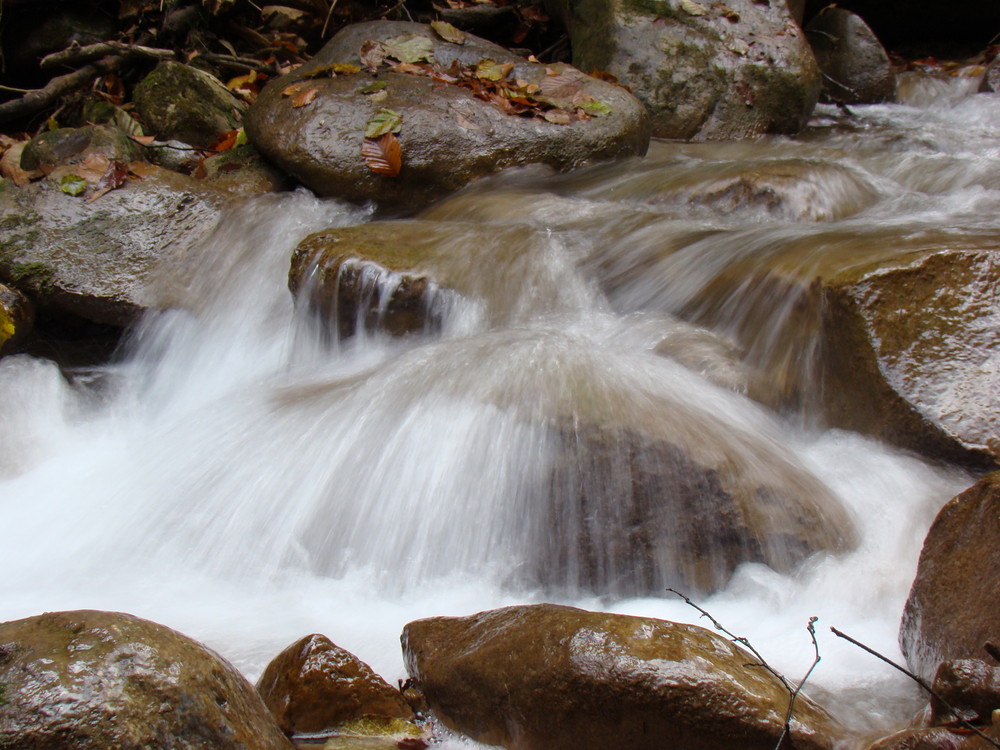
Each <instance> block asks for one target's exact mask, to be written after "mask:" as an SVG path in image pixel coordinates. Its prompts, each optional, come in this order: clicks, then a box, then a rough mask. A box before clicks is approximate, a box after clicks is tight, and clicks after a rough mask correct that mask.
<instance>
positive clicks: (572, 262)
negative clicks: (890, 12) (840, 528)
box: [0, 78, 1000, 747]
mask: <svg viewBox="0 0 1000 750" xmlns="http://www.w3.org/2000/svg"><path fill="white" fill-rule="evenodd" d="M974 86H975V81H974V80H965V79H960V78H958V79H953V80H949V81H939V80H935V79H929V78H926V79H920V80H917V79H914V80H908V81H906V82H905V83H904V86H903V92H904V97H903V98H904V103H900V104H893V105H885V106H869V107H857V108H854V111H853V115H848V114H845V113H843V112H840V111H838V110H837V109H835V108H832V107H831V108H822V107H821V108H820V109H819V110H818V112H817V115H816V116H815V118H814V121H813V123H812V125H811V127H810V128H809V130H808V131H807V132H806V133H804V134H803V135H801V136H800V137H798V138H796V139H787V138H769V139H764V140H761V141H755V142H750V143H729V144H682V143H670V142H654V143H653V145H652V146H651V148H650V152H649V155H648V156H647V157H646V158H644V159H642V160H632V161H627V162H624V163H618V164H610V165H598V166H595V167H593V168H588V169H585V170H581V171H578V172H575V173H572V174H568V175H558V176H557V175H551V174H547V173H544V172H542V171H539V170H531V169H529V170H523V171H517V172H513V173H509V174H504V175H501V176H499V177H497V178H495V179H491V180H488V181H486V182H485V183H482V184H479V185H476V186H474V187H473V188H471V189H469V190H467V191H465V192H464V193H461V194H459V195H456V196H453V197H452V198H450V199H448V200H446V201H444V202H443V203H441V204H439V205H437V206H435V207H433V208H431V209H429V210H428V211H427V212H425V214H424V215H423V216H422V217H418V221H420V222H422V221H424V220H430V219H433V220H435V222H437V223H435V224H434V229H433V232H436V233H437V234H436V235H435V239H434V241H435V242H437V243H439V245H440V247H441V253H442V257H447V258H450V259H451V261H450V262H451V263H452V265H453V268H452V270H451V273H453V274H455V275H456V276H457V277H459V278H460V282H461V283H460V284H459V286H460V287H461V288H463V289H464V290H468V293H467V294H466V295H464V296H463V297H461V298H455V299H451V300H450V302H449V304H448V305H446V306H445V307H446V309H444V311H443V312H442V313H441V314H442V317H443V323H442V326H441V328H440V330H438V331H436V332H433V333H428V334H426V335H423V336H410V337H405V338H402V339H391V338H389V337H386V336H383V335H380V334H379V333H378V332H372V331H367V332H364V333H362V335H359V336H356V337H354V338H352V339H348V340H345V341H343V342H340V343H336V342H334V343H330V342H329V341H328V340H324V338H323V337H322V336H321V335H319V334H318V333H317V330H316V323H315V321H314V320H312V319H311V318H310V317H309V316H308V315H306V314H303V312H302V311H301V310H298V311H297V310H296V309H295V306H294V304H293V300H292V298H291V295H290V294H289V292H288V289H287V271H288V259H289V257H290V253H291V251H292V249H293V248H294V246H295V245H296V243H297V242H298V241H300V240H301V239H302V238H303V237H305V236H306V235H308V234H309V233H311V232H314V231H317V230H320V229H323V228H326V227H332V226H348V225H353V224H359V223H363V222H367V221H369V220H370V219H371V218H372V216H371V212H370V211H368V210H365V209H362V208H357V207H350V206H347V205H345V204H342V203H339V202H337V201H330V200H319V199H317V198H315V197H313V196H312V195H310V194H308V193H307V192H305V191H301V192H298V193H294V194H287V195H281V196H269V197H265V198H258V199H253V200H250V201H249V202H247V203H245V204H242V205H234V206H233V207H232V209H231V210H230V211H229V212H228V214H227V215H226V216H225V217H224V218H223V220H222V221H221V223H220V224H219V226H218V227H217V228H216V230H215V231H214V232H213V233H212V235H211V236H210V237H209V238H208V240H207V243H208V246H207V247H206V252H205V253H203V255H202V257H203V258H207V259H210V260H206V261H205V262H204V264H203V265H202V266H200V267H199V268H197V269H193V270H192V269H176V268H165V269H163V270H162V276H163V278H164V279H170V280H172V281H173V282H174V283H176V281H177V279H178V278H184V279H187V280H188V283H187V284H186V290H185V309H183V310H174V311H169V312H163V313H158V314H155V315H149V316H147V317H146V318H145V319H144V320H143V321H142V322H141V323H140V324H139V325H138V326H136V328H135V329H134V330H133V331H132V332H131V333H130V335H129V337H128V342H127V344H126V345H125V346H124V347H123V349H122V351H121V352H120V354H119V356H118V357H117V359H116V360H115V362H114V363H113V364H111V365H109V366H107V367H102V368H99V369H92V370H86V371H82V370H81V371H74V372H69V373H61V372H60V370H59V369H58V368H57V367H56V366H55V365H54V364H52V363H50V362H47V361H43V360H39V359H33V358H30V357H28V356H24V355H21V356H13V357H7V358H5V359H3V360H0V393H2V394H3V398H2V399H0V427H2V431H3V434H5V435H16V436H18V437H17V439H16V440H15V441H13V442H11V443H8V444H5V445H4V446H3V448H2V450H0V518H3V519H4V528H5V530H6V533H5V534H4V537H5V540H4V544H3V546H2V547H0V571H2V574H0V619H3V620H6V619H13V618H18V617H25V616H29V615H33V614H37V613H40V612H42V611H47V610H59V609H74V608H97V609H111V610H121V611H127V612H131V613H133V614H136V615H139V616H142V617H146V618H150V619H152V620H155V621H157V622H161V623H163V624H166V625H169V626H171V627H174V628H176V629H178V630H181V631H182V632H185V633H187V634H189V635H191V636H193V637H196V638H198V639H200V640H203V641H205V642H206V643H208V644H209V645H211V646H212V647H214V648H215V649H217V650H218V651H220V652H221V653H222V654H224V655H225V656H227V657H228V658H229V659H230V660H232V661H233V662H234V663H235V664H237V666H239V667H240V668H241V669H242V670H243V671H244V672H245V673H246V674H247V675H248V677H250V678H251V679H254V678H256V676H257V675H258V674H259V673H260V671H261V670H262V669H263V667H264V665H265V664H266V663H267V661H268V660H269V659H270V658H271V657H272V656H273V655H275V654H276V653H277V652H278V651H279V650H280V649H282V648H283V647H284V646H286V645H287V644H289V643H291V642H292V641H293V640H295V639H297V638H299V637H301V636H303V635H306V634H308V633H311V632H322V633H325V634H326V635H328V636H329V637H330V638H331V639H332V640H334V641H335V642H336V643H338V644H340V645H342V646H343V647H345V648H347V649H349V650H351V651H353V652H354V653H356V654H358V655H359V656H360V657H361V658H362V659H364V660H366V661H368V662H369V663H370V664H371V665H372V666H373V667H374V668H375V669H376V670H377V671H379V672H381V673H382V674H383V675H385V676H386V678H387V679H389V680H390V681H394V680H395V679H397V678H399V677H402V676H404V674H403V668H402V660H401V656H400V652H399V642H398V636H399V633H400V630H401V628H402V626H403V624H405V623H406V622H408V621H409V620H412V619H416V618H419V617H426V616H432V615H460V614H470V613H473V612H476V611H479V610H482V609H486V608H492V607H497V606H502V605H507V604H513V603H522V602H535V601H559V602H564V603H571V604H576V605H579V606H583V607H587V608H596V609H607V610H612V611H616V612H622V613H628V614H638V615H646V616H655V617H662V618H667V619H673V620H683V621H688V622H695V621H697V619H698V614H697V612H695V611H693V610H692V609H690V608H689V607H687V606H686V605H684V603H683V602H680V601H678V600H676V599H675V598H672V597H670V596H669V595H667V594H666V593H660V592H659V591H658V590H654V591H653V592H652V593H650V592H649V591H645V590H643V591H640V590H638V589H634V587H630V586H628V585H627V584H626V585H619V584H620V582H621V581H627V580H628V577H629V571H628V570H613V571H612V573H611V574H609V575H610V576H611V577H607V576H606V577H605V578H602V579H599V584H600V585H594V581H593V580H591V581H590V582H589V584H588V583H587V582H586V581H584V576H583V575H582V573H581V572H580V570H579V569H578V567H579V565H580V563H578V562H575V561H574V559H572V555H570V559H563V560H562V561H561V564H562V572H561V574H560V575H559V576H557V577H556V578H555V579H552V580H540V579H539V577H538V576H537V571H536V572H535V573H532V571H530V570H527V569H526V564H525V561H527V560H530V559H531V558H532V555H533V554H535V551H536V549H537V548H538V546H539V545H542V544H544V543H545V540H546V539H547V538H548V537H549V536H551V535H552V534H553V533H554V532H553V531H552V529H551V525H552V524H553V519H552V511H551V508H549V509H548V510H546V511H544V512H542V511H540V510H539V509H538V505H539V503H538V502H537V497H536V496H535V494H534V492H533V489H532V488H533V487H537V486H538V484H539V481H540V478H544V476H546V474H545V472H546V471H548V470H549V469H550V464H551V462H552V460H553V458H552V451H553V446H552V438H551V433H550V432H546V430H544V429H542V426H541V425H543V424H544V422H545V420H546V419H550V418H552V417H553V416H556V417H558V418H561V419H570V420H577V421H579V420H585V419H589V418H591V417H593V412H594V411H595V410H596V411H599V412H602V413H605V412H606V413H610V414H613V415H614V416H615V418H616V419H617V418H620V419H622V420H640V421H641V420H642V419H644V418H645V417H644V415H646V414H648V413H657V414H659V413H668V414H670V415H672V416H671V417H670V422H669V426H668V429H669V430H670V431H677V432H681V433H684V434H687V435H689V436H690V438H691V440H695V441H701V442H702V443H704V444H705V446H707V447H706V450H710V449H712V448H713V447H714V446H715V444H716V443H725V444H726V445H728V446H734V445H735V446H736V448H733V450H734V451H736V453H737V454H738V455H739V456H740V459H739V460H740V461H743V462H745V463H746V465H747V466H748V467H749V469H748V470H751V471H763V470H764V469H766V468H768V466H770V465H771V464H773V463H775V462H777V463H779V464H781V465H782V466H794V467H795V471H796V472H799V473H801V474H802V475H805V476H808V477H809V481H810V482H816V483H818V485H819V486H821V489H822V490H823V492H822V493H821V494H823V495H824V497H829V498H831V501H832V502H833V503H835V504H836V505H837V506H838V512H842V513H843V512H846V515H847V516H848V517H849V518H850V519H851V520H852V521H853V524H854V525H855V526H856V528H857V540H856V541H857V544H856V546H855V547H854V548H853V550H851V551H847V552H844V553H841V554H819V555H815V556H813V557H811V558H809V559H808V560H807V561H805V563H803V564H801V565H799V566H797V567H794V568H791V569H789V570H785V571H783V572H778V571H775V570H773V569H771V568H769V567H767V566H765V565H763V564H760V563H745V564H743V565H741V566H739V567H738V568H737V569H736V571H735V573H734V574H733V575H732V577H731V578H730V579H729V580H728V582H727V583H726V585H725V586H724V587H723V588H722V589H721V590H719V591H717V592H716V593H714V594H711V595H707V594H706V595H704V596H702V597H701V598H700V599H699V601H700V603H701V604H702V605H703V606H705V607H707V608H708V609H710V610H711V612H712V614H713V615H714V616H715V617H716V618H717V619H719V620H721V621H722V622H723V623H725V624H726V625H727V626H728V627H729V628H730V629H731V630H734V631H736V632H738V633H740V634H741V635H745V636H747V637H749V638H750V639H751V640H752V641H753V643H754V644H755V645H756V646H757V648H758V649H759V650H760V651H761V652H763V654H764V655H765V657H766V658H768V659H769V660H770V661H771V662H772V663H773V664H774V666H776V667H777V668H778V669H780V670H782V671H784V672H786V673H787V674H788V675H789V676H791V677H793V678H795V677H797V676H798V675H800V674H802V673H803V672H804V671H805V669H806V668H807V667H808V665H809V663H810V661H811V657H812V646H811V644H810V641H809V637H808V635H807V633H806V629H805V626H806V623H807V621H808V619H809V617H810V616H813V615H815V616H818V617H819V618H820V619H819V623H818V626H819V646H820V651H821V653H822V657H823V660H822V662H821V664H820V666H819V668H818V669H817V671H816V672H815V673H814V675H813V676H812V678H811V680H810V685H811V692H812V694H813V695H814V697H817V698H818V699H819V700H820V701H821V702H823V703H824V704H825V705H826V706H827V707H828V708H829V709H830V710H831V711H832V712H834V713H835V714H836V715H837V716H838V717H840V718H841V719H842V720H843V721H845V722H846V723H847V724H848V725H849V726H851V727H853V728H854V729H856V730H858V731H859V732H862V733H864V732H878V731H887V730H889V729H892V728H894V727H895V726H898V725H899V724H900V723H901V722H904V721H905V720H906V719H908V717H909V716H910V715H911V714H912V712H913V711H914V710H915V709H916V708H917V707H918V706H919V698H918V696H917V694H916V693H915V691H914V689H913V688H912V686H911V685H910V684H909V683H908V682H907V680H906V679H905V678H903V677H901V676H900V675H898V674H897V673H895V672H893V671H892V670H891V669H889V668H888V667H886V666H884V665H883V664H881V663H880V662H878V661H876V660H874V659H873V658H871V657H870V656H868V655H866V654H864V653H862V652H860V651H858V650H857V649H855V648H854V647H852V646H850V645H848V644H846V643H844V642H842V641H840V640H838V639H836V638H834V637H833V636H832V634H830V633H829V630H828V628H827V627H826V626H831V625H832V626H837V627H838V628H840V629H842V630H845V631H847V632H848V633H851V634H852V635H854V636H855V637H858V638H860V639H861V640H863V641H865V642H867V643H868V644H869V645H871V646H872V647H874V648H876V649H878V650H879V651H881V652H883V653H885V654H887V655H890V656H895V657H897V658H898V647H897V645H896V632H897V627H898V622H899V617H900V613H901V610H902V606H903V602H904V601H905V598H906V595H907V592H908V589H909V585H910V583H911V581H912V577H913V573H914V570H915V566H916V559H917V555H918V553H919V550H920V545H921V542H922V539H923V535H924V533H925V532H926V529H927V527H928V525H929V524H930V521H931V520H932V519H933V517H934V514H935V513H936V511H937V509H938V508H939V507H940V506H941V505H942V503H944V502H945V501H946V500H947V499H948V498H950V497H951V496H953V495H954V494H956V493H957V492H958V491H960V490H962V489H963V488H965V487H966V486H967V485H968V484H970V483H971V481H972V480H971V478H970V477H969V476H968V475H966V474H964V473H962V472H961V471H959V470H957V469H949V468H946V467H942V466H940V465H932V464H930V463H928V462H925V461H923V460H921V459H920V458H918V457H916V456H914V455H910V454H906V453H903V452H901V451H899V450H897V449H894V448H892V447H889V446H887V445H884V444H881V443H879V442H877V441H875V440H873V439H871V438H867V437H864V436H862V435H858V434H854V433H850V432H844V431H839V430H833V429H829V428H827V427H825V426H824V424H823V421H822V419H821V418H820V416H819V415H818V413H817V411H816V409H815V408H814V396H815V393H813V391H814V390H815V389H814V388H812V387H811V384H812V383H813V381H814V378H813V377H812V374H811V369H810V368H811V366H812V362H813V359H814V353H815V351H814V350H815V347H816V341H815V334H816V331H815V326H814V325H813V321H812V317H811V313H810V311H809V309H808V306H803V304H802V300H801V293H800V290H799V291H796V289H797V287H795V285H794V284H793V285H790V287H789V290H788V292H787V293H786V294H781V293H779V292H778V291H777V290H776V289H775V287H774V285H762V284H760V283H757V282H758V280H759V278H760V275H759V274H758V273H757V272H758V271H759V270H760V269H763V268H768V267H775V266H776V265H778V266H781V267H782V268H785V269H790V273H791V277H792V278H799V279H804V280H806V281H808V279H810V278H811V277H812V276H813V275H815V274H816V273H818V272H819V270H821V269H822V268H824V267H826V266H827V265H828V264H830V263H837V264H840V265H849V264H850V263H852V262H857V261H858V260H859V259H862V258H864V259H870V258H872V257H889V256H891V255H892V254H894V253H899V252H901V251H903V250H905V249H906V248H908V247H912V246H913V245H914V244H920V243H922V242H923V243H926V242H936V241H939V240H940V239H941V238H947V239H955V238H961V237H964V236H969V237H975V236H981V235H983V234H984V233H985V234H988V233H990V232H997V231H1000V218H998V217H1000V97H997V96H993V95H974V94H972V91H973V90H974ZM741 178H744V179H742V181H741ZM754 185H756V186H757V187H758V188H759V187H760V186H761V185H764V187H765V188H767V189H766V190H760V189H754V188H753V186H754ZM422 226H424V224H422V223H414V224H413V232H414V233H417V234H419V233H420V232H421V231H424V230H422V229H421V227H422ZM428 226H429V225H428ZM484 227H486V230H485V231H484ZM185 273H187V274H188V275H186V276H185V275H184V274H185ZM734 279H735V281H734ZM751 397H753V398H751ZM647 421H648V420H647ZM727 450H728V449H727ZM762 465H766V466H764V468H761V466H762ZM608 482H609V484H608V488H609V489H608V492H610V493H612V494H613V493H614V492H616V491H617V489H621V487H618V486H617V485H615V483H614V477H612V478H611V479H608ZM622 486H624V485H622ZM824 486H825V487H824ZM616 487H617V489H616ZM567 512H571V511H569V510H568V511H567ZM604 520H605V521H606V523H608V524H612V525H613V524H614V522H615V519H614V515H613V513H612V514H611V515H610V516H609V517H608V518H607V519H604ZM558 523H562V520H560V519H557V525H558ZM575 565H576V566H577V567H574V566H575ZM660 573H662V571H660ZM657 575H659V573H656V571H654V574H652V579H651V580H652V581H653V583H654V584H656V582H657V581H661V579H662V580H667V581H668V580H669V575H667V576H666V578H663V577H662V576H661V578H657ZM543 579H544V577H543ZM602 586H603V589H602ZM703 622H704V621H703ZM451 744H453V745H454V746H455V747H460V746H463V741H462V740H459V739H455V740H453V741H451V742H450V743H449V745H451Z"/></svg>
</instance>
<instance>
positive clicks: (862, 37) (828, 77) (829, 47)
mask: <svg viewBox="0 0 1000 750" xmlns="http://www.w3.org/2000/svg"><path fill="white" fill-rule="evenodd" d="M806 37H807V38H808V39H809V43H810V44H811V45H812V48H813V52H814V53H815V54H816V62H818V63H819V67H820V70H821V71H823V93H824V95H825V96H827V97H828V98H829V99H831V100H833V101H836V102H843V103H844V104H878V103H879V102H887V101H892V100H893V99H895V98H896V76H895V74H894V73H893V71H892V64H891V63H890V62H889V55H888V54H887V53H886V51H885V49H884V48H883V47H882V44H881V43H880V42H879V40H878V39H877V38H876V37H875V34H874V33H872V30H871V29H870V28H868V25H867V24H866V23H865V22H864V21H863V20H862V19H861V17H860V16H858V15H856V14H854V13H851V12H850V11H849V10H844V9H843V8H835V7H832V6H831V7H827V8H824V9H823V10H822V11H821V12H820V13H819V15H817V16H816V17H815V18H813V19H812V20H811V21H810V22H809V24H808V25H807V26H806Z"/></svg>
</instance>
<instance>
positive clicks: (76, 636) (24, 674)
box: [0, 610, 292, 750]
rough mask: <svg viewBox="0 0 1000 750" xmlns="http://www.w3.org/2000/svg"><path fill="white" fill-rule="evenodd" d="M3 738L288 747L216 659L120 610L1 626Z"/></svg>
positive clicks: (221, 748) (24, 743) (105, 744)
mask: <svg viewBox="0 0 1000 750" xmlns="http://www.w3.org/2000/svg"><path fill="white" fill-rule="evenodd" d="M0 686H2V688H3V691H2V693H0V745H3V746H4V747H16V748H23V749H24V750H29V749H34V748H37V749H39V750H41V749H42V748H68V747H72V748H79V749H80V750H86V749H90V748H92V749H93V750H107V748H122V750H127V749H130V748H136V749H137V748H148V747H164V748H166V747H178V748H179V747H184V748H190V749H191V750H194V749H195V748H203V749H204V750H238V749H242V750H284V749H285V748H288V749H289V750H290V749H291V747H292V746H291V744H290V743H289V742H288V740H287V739H285V737H284V735H282V733H281V731H280V730H279V729H278V727H277V725H276V724H275V723H274V719H273V718H272V717H271V715H270V714H269V713H268V711H267V708H266V707H265V706H264V703H263V701H261V699H260V696H258V695H257V693H256V692H255V691H254V689H253V686H252V685H250V683H248V682H247V681H246V679H244V678H243V676H242V675H240V673H239V672H238V671H237V670H236V669H235V668H234V667H233V666H232V665H230V664H229V663H228V662H226V661H225V660H224V659H222V657H220V656H219V655H218V654H216V653H214V652H213V651H211V650H209V649H208V648H206V647H205V646H203V645H201V644H200V643H198V642H196V641H193V640H191V639H190V638H188V637H186V636H184V635H182V634H180V633H178V632H176V631H174V630H171V629H170V628H166V627H164V626H162V625H157V624H156V623H153V622H149V621H148V620H141V619H139V618H138V617H133V616H132V615H127V614H121V613H117V612H97V611H88V610H81V611H76V612H54V613H48V614H44V615H39V616H37V617H29V618H27V619H24V620H15V621H13V622H7V623H3V624H0Z"/></svg>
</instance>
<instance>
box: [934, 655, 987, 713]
mask: <svg viewBox="0 0 1000 750" xmlns="http://www.w3.org/2000/svg"><path fill="white" fill-rule="evenodd" d="M931 687H933V688H934V693H933V694H932V695H931V713H930V719H929V721H930V725H931V726H941V725H944V724H948V723H952V722H954V721H955V720H956V719H959V718H961V719H964V720H965V721H968V722H970V723H972V724H990V723H992V721H993V711H995V710H997V709H1000V667H995V666H991V665H989V664H987V663H986V662H984V661H981V660H980V659H950V660H948V661H943V662H941V664H940V665H939V666H938V669H937V672H936V673H935V675H934V684H933V685H932V686H931Z"/></svg>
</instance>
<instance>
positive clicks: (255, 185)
mask: <svg viewBox="0 0 1000 750" xmlns="http://www.w3.org/2000/svg"><path fill="white" fill-rule="evenodd" d="M204 179H205V181H206V182H208V183H210V184H211V185H212V187H213V188H215V189H216V190H224V191H226V192H227V193H230V194H232V195H260V194H261V193H276V192H280V191H282V190H287V189H288V188H289V187H290V186H291V180H289V179H288V177H287V176H286V175H285V174H284V173H283V172H281V171H280V170H278V169H275V168H274V167H273V166H271V165H270V164H269V163H268V162H266V161H265V160H264V158H263V157H262V156H261V155H260V154H259V153H258V152H257V150H256V149H255V148H254V147H253V146H239V147H238V148H233V149H230V150H229V151H223V152H222V153H221V154H216V155H215V156H210V157H209V158H207V159H205V178H204Z"/></svg>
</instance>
